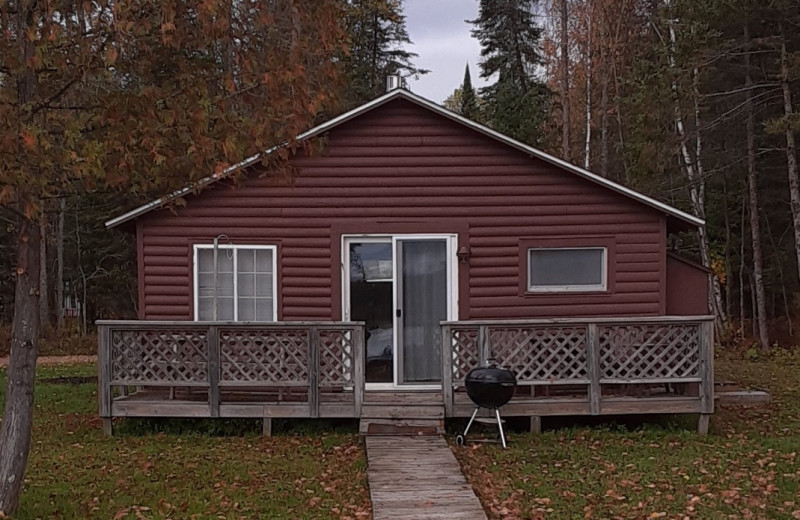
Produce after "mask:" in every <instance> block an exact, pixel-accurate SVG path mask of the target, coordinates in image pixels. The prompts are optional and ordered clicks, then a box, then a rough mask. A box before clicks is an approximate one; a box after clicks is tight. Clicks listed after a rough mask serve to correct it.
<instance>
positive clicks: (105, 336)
mask: <svg viewBox="0 0 800 520" xmlns="http://www.w3.org/2000/svg"><path fill="white" fill-rule="evenodd" d="M97 341H98V348H97V400H98V404H99V407H100V410H99V411H100V417H101V418H102V419H103V431H104V432H105V433H106V435H111V434H112V425H111V406H112V403H111V400H112V399H113V396H112V395H111V361H112V360H111V331H110V327H109V326H108V325H99V326H98V327H97Z"/></svg>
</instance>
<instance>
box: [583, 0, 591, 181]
mask: <svg viewBox="0 0 800 520" xmlns="http://www.w3.org/2000/svg"><path fill="white" fill-rule="evenodd" d="M589 7H590V6H589V5H587V6H586V106H585V109H586V118H585V119H586V141H585V143H584V148H583V167H584V168H586V169H587V170H588V169H589V167H590V166H591V164H590V163H591V158H592V17H591V14H590V12H589Z"/></svg>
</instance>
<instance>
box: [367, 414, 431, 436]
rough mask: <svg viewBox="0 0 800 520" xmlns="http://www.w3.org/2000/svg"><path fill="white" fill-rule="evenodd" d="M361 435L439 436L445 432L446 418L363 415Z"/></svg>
mask: <svg viewBox="0 0 800 520" xmlns="http://www.w3.org/2000/svg"><path fill="white" fill-rule="evenodd" d="M358 433H359V435H363V436H375V435H378V436H385V435H407V436H438V435H443V434H444V419H381V418H367V417H362V418H361V421H360V422H359V427H358Z"/></svg>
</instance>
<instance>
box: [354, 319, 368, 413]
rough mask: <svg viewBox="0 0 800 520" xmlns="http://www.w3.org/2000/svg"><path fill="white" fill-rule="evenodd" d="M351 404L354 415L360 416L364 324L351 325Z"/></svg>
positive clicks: (362, 395) (362, 388)
mask: <svg viewBox="0 0 800 520" xmlns="http://www.w3.org/2000/svg"><path fill="white" fill-rule="evenodd" d="M351 334H352V335H353V368H352V370H353V406H354V412H355V417H361V404H362V403H363V402H364V359H365V357H366V356H365V355H364V352H365V351H364V348H365V347H364V326H363V325H358V326H355V327H353V329H352V332H351Z"/></svg>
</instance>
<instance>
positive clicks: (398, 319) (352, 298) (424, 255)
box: [343, 235, 456, 386]
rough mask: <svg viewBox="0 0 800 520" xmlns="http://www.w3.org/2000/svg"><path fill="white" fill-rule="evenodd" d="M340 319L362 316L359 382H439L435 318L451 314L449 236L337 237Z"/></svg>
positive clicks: (452, 243)
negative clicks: (341, 272)
mask: <svg viewBox="0 0 800 520" xmlns="http://www.w3.org/2000/svg"><path fill="white" fill-rule="evenodd" d="M343 245H344V256H345V258H344V260H345V261H344V263H343V266H344V268H345V269H344V271H345V273H344V274H345V276H344V285H345V287H344V289H345V291H344V293H345V298H344V299H345V301H344V310H345V316H344V317H345V319H346V320H349V321H363V322H365V343H366V359H365V363H364V366H365V370H366V382H367V383H370V384H384V385H386V386H401V385H409V386H410V385H417V386H420V385H438V384H440V382H441V362H440V343H441V337H440V334H441V327H440V325H439V323H440V322H441V321H445V320H448V319H455V317H456V313H455V303H456V296H455V291H454V288H455V284H454V282H453V280H454V279H455V278H456V274H455V269H456V264H455V262H454V261H453V258H454V257H455V253H454V250H455V249H454V248H455V236H450V235H415V236H410V235H396V236H369V237H352V238H345V240H344V244H343Z"/></svg>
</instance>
